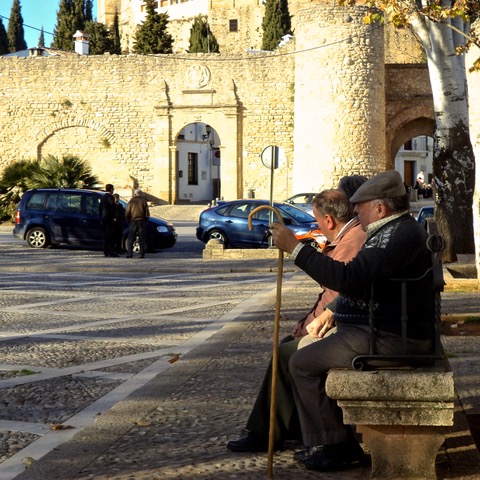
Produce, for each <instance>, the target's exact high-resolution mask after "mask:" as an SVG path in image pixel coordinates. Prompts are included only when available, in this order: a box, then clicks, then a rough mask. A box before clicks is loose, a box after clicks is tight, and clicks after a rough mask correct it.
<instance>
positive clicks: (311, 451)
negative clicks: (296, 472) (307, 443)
mask: <svg viewBox="0 0 480 480" xmlns="http://www.w3.org/2000/svg"><path fill="white" fill-rule="evenodd" d="M321 449H322V447H307V448H306V449H305V450H297V451H296V452H295V453H294V454H293V459H294V460H295V461H296V462H304V461H305V460H307V459H308V458H310V457H313V456H314V455H315V454H316V453H318V452H319V451H320V450H321Z"/></svg>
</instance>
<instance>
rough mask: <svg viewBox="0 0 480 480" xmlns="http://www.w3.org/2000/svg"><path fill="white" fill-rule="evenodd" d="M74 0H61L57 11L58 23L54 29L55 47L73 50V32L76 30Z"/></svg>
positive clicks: (53, 44)
mask: <svg viewBox="0 0 480 480" xmlns="http://www.w3.org/2000/svg"><path fill="white" fill-rule="evenodd" d="M73 2H74V0H61V1H60V5H59V8H58V12H57V25H56V26H55V29H54V35H55V36H54V37H53V43H52V47H53V48H58V49H60V50H66V51H68V50H73V49H74V43H73V34H74V33H75V32H76V28H75V15H74V3H73Z"/></svg>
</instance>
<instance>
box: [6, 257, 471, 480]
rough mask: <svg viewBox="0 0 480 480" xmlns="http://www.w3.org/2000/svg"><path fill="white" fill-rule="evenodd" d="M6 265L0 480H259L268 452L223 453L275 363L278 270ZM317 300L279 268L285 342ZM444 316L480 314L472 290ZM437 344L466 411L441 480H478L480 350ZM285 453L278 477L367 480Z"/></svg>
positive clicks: (106, 262)
mask: <svg viewBox="0 0 480 480" xmlns="http://www.w3.org/2000/svg"><path fill="white" fill-rule="evenodd" d="M29 252H31V251H29ZM4 253H5V255H6V256H7V257H8V256H9V255H11V258H10V260H11V261H10V262H5V261H3V262H2V263H1V264H0V265H2V266H1V267H0V270H1V271H2V277H1V280H0V334H1V337H0V354H1V356H0V361H1V362H2V363H1V364H0V389H1V390H0V406H1V408H0V445H1V446H0V462H2V463H1V464H0V480H7V479H13V478H16V479H18V480H20V479H31V480H47V479H48V480H54V479H62V480H64V479H67V478H69V479H82V480H86V479H101V480H103V479H115V480H134V479H135V480H140V479H145V480H147V479H148V480H150V479H152V480H153V479H158V480H160V479H167V480H168V479H215V480H221V479H236V478H245V479H248V480H249V479H257V478H258V479H261V478H266V466H267V459H266V455H265V454H258V455H254V454H251V455H250V454H247V455H235V454H232V453H231V452H229V451H228V450H227V449H226V448H225V444H226V442H227V440H228V439H230V438H235V437H237V436H238V435H239V433H241V430H242V428H243V426H244V424H245V421H246V419H247V416H248V413H249V411H250V408H251V406H252V404H253V400H254V398H255V395H256V392H257V390H258V386H259V384H260V382H261V378H262V376H263V372H264V369H265V367H266V364H267V363H268V360H269V357H270V355H271V344H272V340H271V335H272V319H273V312H274V303H275V292H276V273H275V265H276V262H275V261H271V260H269V261H261V260H260V261H259V260H255V261H253V262H249V261H243V262H239V263H236V264H235V265H234V266H232V264H231V262H229V264H223V263H222V262H217V263H208V262H203V261H201V260H194V259H185V261H183V262H182V261H180V260H179V261H178V262H177V264H176V267H175V268H176V271H174V270H175V268H173V267H171V266H170V265H168V264H167V262H164V261H163V259H164V257H163V256H162V255H163V254H162V253H160V254H155V255H152V256H150V257H149V261H148V263H147V264H146V266H144V267H139V263H138V262H137V263H134V264H132V263H128V262H126V260H125V261H123V259H119V262H117V263H115V264H113V263H112V260H117V259H102V258H99V256H98V254H97V253H95V254H91V253H88V252H87V253H85V252H67V253H65V252H64V251H61V250H59V251H55V250H52V251H51V252H50V251H49V252H35V253H34V257H35V258H34V259H33V260H32V258H30V259H27V258H26V257H25V260H24V259H23V258H22V254H21V252H20V253H19V254H18V255H16V256H15V260H13V259H14V257H13V253H12V252H0V260H2V258H1V257H2V256H3V260H5V255H4ZM36 253H41V254H43V255H36ZM45 253H46V254H47V255H45ZM25 255H27V254H25ZM29 255H31V254H30V253H29ZM66 259H68V262H69V263H68V264H67V263H66ZM120 262H122V263H120ZM14 263H15V265H14ZM15 269H16V271H15ZM22 269H23V271H22ZM141 269H142V270H143V271H141ZM20 272H21V273H20ZM316 291H317V287H316V286H315V284H314V283H313V282H312V281H311V280H310V279H309V278H308V277H306V276H305V275H304V274H303V273H301V272H298V271H297V270H296V269H295V268H294V267H293V266H292V264H291V263H288V262H286V268H285V274H284V281H283V288H282V295H283V307H282V313H283V315H284V317H283V319H282V334H286V333H288V332H289V330H290V328H291V326H292V324H293V323H294V321H296V319H298V318H299V317H300V316H301V315H302V314H303V313H304V312H305V309H306V308H307V307H308V306H310V304H311V303H313V300H314V297H315V295H316V293H313V292H316ZM459 299H460V301H459ZM443 303H444V307H443V308H444V311H446V312H448V311H450V312H452V313H462V312H464V311H466V310H468V312H469V313H475V312H476V313H478V312H479V311H480V308H477V307H478V306H479V294H478V292H455V293H450V292H446V293H445V295H444V302H443ZM449 309H450V310H449ZM446 342H447V348H448V350H449V351H451V352H452V358H451V363H452V367H453V369H454V372H455V376H456V383H457V384H458V385H459V388H458V395H459V405H458V412H457V416H458V419H457V421H456V428H455V431H454V432H453V434H452V436H451V438H450V439H449V442H450V443H448V442H447V444H446V448H445V449H444V450H443V451H442V452H441V453H440V454H439V455H438V472H439V478H440V479H447V478H448V479H457V480H460V479H467V478H468V479H479V478H480V470H479V466H478V452H476V450H475V447H474V445H473V446H472V443H473V442H472V439H471V437H470V435H469V432H468V426H467V425H466V424H465V420H464V419H465V417H464V415H461V413H462V412H464V411H468V412H470V413H472V412H480V404H479V398H480V392H479V391H478V385H479V384H480V383H479V382H478V372H477V370H478V357H479V355H480V344H479V342H478V338H473V337H468V338H461V337H460V338H456V337H449V338H448V339H446ZM468 412H467V413H468ZM462 421H463V423H462ZM68 427H72V428H68ZM290 447H291V448H289V449H287V450H285V451H283V452H277V454H276V455H275V459H274V477H275V478H279V479H294V478H304V479H307V480H309V479H310V478H312V479H313V478H316V479H333V478H334V479H335V480H344V479H345V480H347V479H349V480H356V479H358V480H360V479H365V478H368V477H369V469H368V468H360V469H354V470H350V471H347V472H336V473H334V474H318V473H315V472H309V471H306V470H305V469H304V468H303V466H301V465H298V464H296V463H294V462H292V460H291V456H292V453H293V450H294V449H295V448H297V446H295V445H291V446H290Z"/></svg>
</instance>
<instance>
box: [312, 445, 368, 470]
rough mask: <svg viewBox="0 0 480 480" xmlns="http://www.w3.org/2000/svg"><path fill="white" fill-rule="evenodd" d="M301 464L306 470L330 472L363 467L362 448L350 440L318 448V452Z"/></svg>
mask: <svg viewBox="0 0 480 480" xmlns="http://www.w3.org/2000/svg"><path fill="white" fill-rule="evenodd" d="M303 463H304V465H305V467H307V469H308V470H317V471H320V472H332V471H337V470H346V469H348V468H352V467H356V466H360V465H364V464H365V463H366V462H365V453H364V452H363V450H362V447H361V446H360V445H359V444H358V443H357V442H356V441H354V440H351V441H348V442H343V443H335V444H333V445H323V446H321V447H318V452H317V453H315V454H314V455H313V456H311V457H310V458H307V459H306V460H305V461H304V462H303Z"/></svg>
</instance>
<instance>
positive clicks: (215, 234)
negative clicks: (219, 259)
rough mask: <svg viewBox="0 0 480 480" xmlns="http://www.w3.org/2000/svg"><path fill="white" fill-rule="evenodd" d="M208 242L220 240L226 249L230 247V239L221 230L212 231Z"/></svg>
mask: <svg viewBox="0 0 480 480" xmlns="http://www.w3.org/2000/svg"><path fill="white" fill-rule="evenodd" d="M208 240H220V241H221V242H222V243H223V246H224V247H225V248H227V247H228V237H227V236H226V235H225V233H223V232H222V231H221V230H212V231H211V232H209V233H208ZM208 240H207V242H208Z"/></svg>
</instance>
